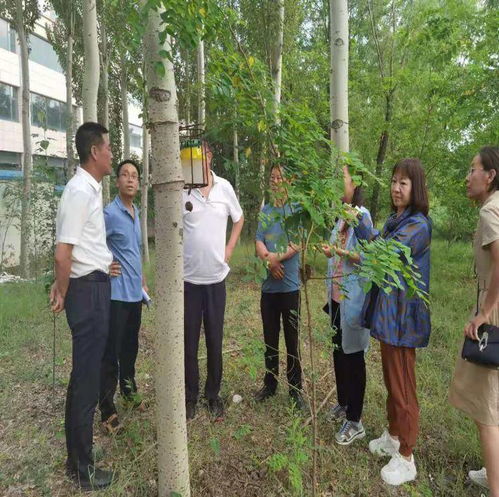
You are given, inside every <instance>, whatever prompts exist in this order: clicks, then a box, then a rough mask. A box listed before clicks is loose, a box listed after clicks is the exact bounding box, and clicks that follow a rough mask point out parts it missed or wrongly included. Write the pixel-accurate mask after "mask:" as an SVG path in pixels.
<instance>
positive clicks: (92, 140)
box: [75, 122, 109, 164]
mask: <svg viewBox="0 0 499 497" xmlns="http://www.w3.org/2000/svg"><path fill="white" fill-rule="evenodd" d="M107 134H109V131H108V130H107V129H106V128H105V127H104V126H102V124H99V123H94V122H86V123H83V124H82V125H81V126H80V127H79V128H78V130H77V131H76V136H75V145H76V151H77V152H78V157H79V158H80V163H81V164H85V163H86V162H87V161H88V159H89V158H90V151H91V150H92V147H93V146H99V145H102V143H103V142H104V138H103V135H107Z"/></svg>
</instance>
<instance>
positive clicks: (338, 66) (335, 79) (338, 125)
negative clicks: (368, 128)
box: [330, 0, 349, 152]
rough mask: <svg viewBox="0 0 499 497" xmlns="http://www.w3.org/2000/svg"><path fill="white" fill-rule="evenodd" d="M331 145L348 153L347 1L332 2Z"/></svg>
mask: <svg viewBox="0 0 499 497" xmlns="http://www.w3.org/2000/svg"><path fill="white" fill-rule="evenodd" d="M330 51H331V78H330V92H331V96H330V112H331V141H333V142H334V143H335V144H336V146H337V148H338V149H339V150H340V151H341V152H348V150H349V137H348V1H347V0H330Z"/></svg>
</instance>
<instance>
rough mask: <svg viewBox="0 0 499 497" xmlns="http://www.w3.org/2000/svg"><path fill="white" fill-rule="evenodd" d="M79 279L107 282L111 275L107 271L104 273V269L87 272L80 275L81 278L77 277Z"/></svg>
mask: <svg viewBox="0 0 499 497" xmlns="http://www.w3.org/2000/svg"><path fill="white" fill-rule="evenodd" d="M75 279H77V280H79V281H99V282H106V281H109V275H108V274H106V273H103V272H102V271H92V272H91V273H89V274H86V275H85V276H80V277H79V278H75Z"/></svg>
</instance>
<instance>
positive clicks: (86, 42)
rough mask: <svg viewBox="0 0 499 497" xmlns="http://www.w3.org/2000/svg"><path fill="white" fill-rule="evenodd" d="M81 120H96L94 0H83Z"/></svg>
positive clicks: (97, 49) (96, 67) (95, 10)
mask: <svg viewBox="0 0 499 497" xmlns="http://www.w3.org/2000/svg"><path fill="white" fill-rule="evenodd" d="M83 51H84V64H83V87H82V99H83V122H87V121H97V93H98V90H99V47H98V43H97V7H96V2H95V0H83Z"/></svg>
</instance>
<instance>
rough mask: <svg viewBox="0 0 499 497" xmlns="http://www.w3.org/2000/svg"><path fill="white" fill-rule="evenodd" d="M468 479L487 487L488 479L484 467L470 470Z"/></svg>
mask: <svg viewBox="0 0 499 497" xmlns="http://www.w3.org/2000/svg"><path fill="white" fill-rule="evenodd" d="M468 476H469V478H470V480H471V481H472V482H473V483H476V484H477V485H480V486H481V487H484V488H489V481H488V480H487V470H486V469H485V468H482V469H479V470H478V471H470V472H469V473H468Z"/></svg>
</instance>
